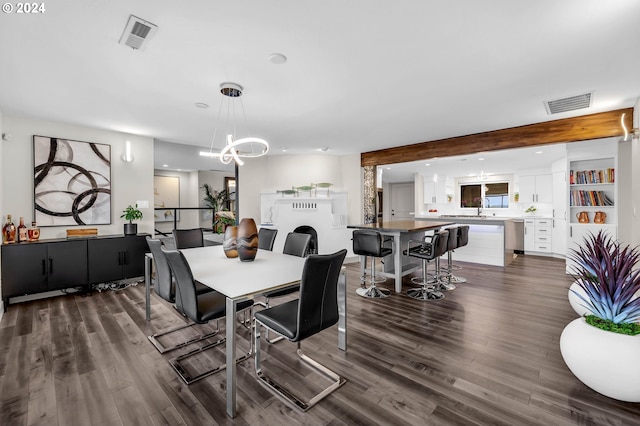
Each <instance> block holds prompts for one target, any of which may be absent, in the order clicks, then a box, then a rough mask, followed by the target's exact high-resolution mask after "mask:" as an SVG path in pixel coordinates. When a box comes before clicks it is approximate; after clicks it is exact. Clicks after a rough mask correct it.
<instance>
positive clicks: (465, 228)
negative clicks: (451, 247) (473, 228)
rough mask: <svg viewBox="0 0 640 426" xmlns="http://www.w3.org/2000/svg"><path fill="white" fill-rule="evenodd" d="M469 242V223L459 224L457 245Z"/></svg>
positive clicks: (460, 245) (464, 244)
mask: <svg viewBox="0 0 640 426" xmlns="http://www.w3.org/2000/svg"><path fill="white" fill-rule="evenodd" d="M468 243H469V225H461V226H460V227H459V228H458V247H462V246H466V245H467V244H468Z"/></svg>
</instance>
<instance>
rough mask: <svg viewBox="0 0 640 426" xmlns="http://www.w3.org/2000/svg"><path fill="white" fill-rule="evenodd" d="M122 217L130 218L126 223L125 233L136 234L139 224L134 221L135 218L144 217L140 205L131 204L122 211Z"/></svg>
mask: <svg viewBox="0 0 640 426" xmlns="http://www.w3.org/2000/svg"><path fill="white" fill-rule="evenodd" d="M120 218H124V219H125V220H128V221H129V223H125V224H124V235H136V234H137V233H138V224H137V223H133V221H134V220H140V219H142V212H141V211H140V210H138V205H137V204H136V206H135V207H133V206H132V205H131V204H129V205H128V206H127V208H126V209H124V210H123V211H122V215H121V216H120Z"/></svg>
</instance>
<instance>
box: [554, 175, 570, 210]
mask: <svg viewBox="0 0 640 426" xmlns="http://www.w3.org/2000/svg"><path fill="white" fill-rule="evenodd" d="M567 185H568V182H567V172H566V171H562V172H554V173H553V185H552V187H553V189H552V191H553V218H554V219H564V220H565V221H566V219H567Z"/></svg>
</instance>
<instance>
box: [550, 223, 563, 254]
mask: <svg viewBox="0 0 640 426" xmlns="http://www.w3.org/2000/svg"><path fill="white" fill-rule="evenodd" d="M551 222H552V228H551V253H553V254H558V255H560V256H566V255H567V221H566V219H562V218H553V219H552V220H551Z"/></svg>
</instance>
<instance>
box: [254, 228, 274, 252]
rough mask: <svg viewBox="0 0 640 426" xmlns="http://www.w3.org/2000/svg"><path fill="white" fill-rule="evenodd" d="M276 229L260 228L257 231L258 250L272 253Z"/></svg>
mask: <svg viewBox="0 0 640 426" xmlns="http://www.w3.org/2000/svg"><path fill="white" fill-rule="evenodd" d="M276 234H278V230H277V229H270V228H260V230H259V231H258V250H269V251H273V243H275V241H276Z"/></svg>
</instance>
